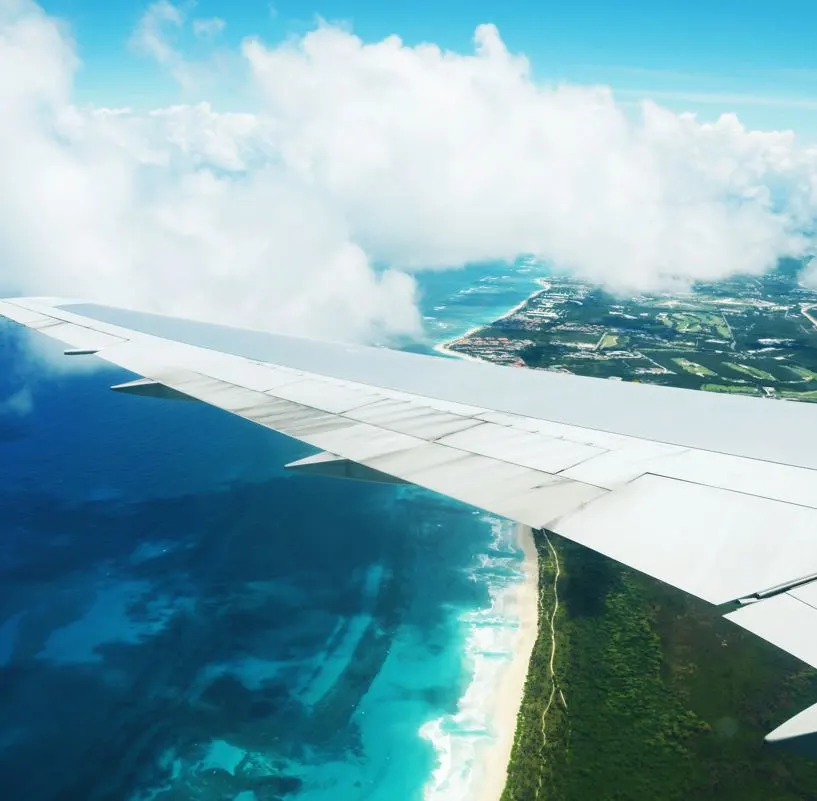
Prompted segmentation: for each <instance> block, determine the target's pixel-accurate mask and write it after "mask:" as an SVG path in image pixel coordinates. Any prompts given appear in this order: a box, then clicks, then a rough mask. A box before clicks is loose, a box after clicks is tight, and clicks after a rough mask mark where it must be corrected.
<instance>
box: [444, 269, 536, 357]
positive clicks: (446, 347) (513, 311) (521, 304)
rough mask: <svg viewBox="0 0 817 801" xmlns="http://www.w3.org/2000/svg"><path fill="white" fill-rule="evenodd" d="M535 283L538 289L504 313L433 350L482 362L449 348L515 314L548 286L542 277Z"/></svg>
mask: <svg viewBox="0 0 817 801" xmlns="http://www.w3.org/2000/svg"><path fill="white" fill-rule="evenodd" d="M536 283H538V284H539V289H537V290H535V291H534V292H531V293H530V295H528V296H527V297H526V298H525V299H524V300H522V301H520V302H519V303H517V304H516V306H514V307H513V308H512V309H508V311H506V312H505V314H503V315H501V316H500V317H497V318H496V319H495V320H491V321H490V322H487V323H483V324H482V325H475V326H474V327H473V328H469V329H468V330H467V331H466V332H465V333H464V334H462V335H461V336H458V337H456V338H455V339H451V340H448V341H447V342H442V343H440V344H439V345H435V346H434V350H436V351H437V353H444V354H446V355H447V356H456V357H457V358H458V359H465V360H466V361H470V362H482V361H485V359H478V358H477V357H476V356H469V355H468V354H467V353H458V352H457V351H455V350H451V346H452V345H456V344H457V343H458V342H462V340H463V339H467V338H468V337H470V336H472V335H473V334H476V332H477V331H481V330H482V329H483V328H487V327H488V326H489V325H490V324H491V323H498V322H499V321H500V320H504V319H506V318H507V317H510V316H511V315H512V314H516V312H518V311H519V310H520V309H522V308H524V306H525V305H526V304H527V303H528V302H529V301H530V300H531V299H532V298H535V297H536V296H537V295H541V294H542V292H545V291H547V289H548V287H549V286H550V285H549V284H548V282H547V281H546V280H545V279H544V278H537V279H536Z"/></svg>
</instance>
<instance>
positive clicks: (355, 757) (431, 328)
mask: <svg viewBox="0 0 817 801" xmlns="http://www.w3.org/2000/svg"><path fill="white" fill-rule="evenodd" d="M534 277H535V276H534V275H533V272H532V270H531V268H530V266H529V265H525V264H519V265H515V266H514V267H512V268H509V267H499V266H496V265H481V266H478V267H471V268H467V269H465V270H462V271H456V272H450V273H427V274H423V275H421V276H420V281H421V288H422V290H423V294H422V310H423V314H424V316H425V322H426V327H427V330H428V342H427V343H425V344H424V345H422V346H421V348H422V347H427V346H429V344H433V343H435V342H437V341H441V340H444V339H448V338H451V337H454V336H457V335H459V334H461V333H464V331H465V330H467V329H469V328H471V327H473V326H474V325H477V324H480V323H483V322H487V321H489V320H491V319H493V318H495V317H496V316H498V315H499V314H502V313H503V312H504V311H505V310H506V309H507V308H508V307H510V306H513V305H515V304H516V303H518V302H519V301H520V300H521V299H523V298H524V297H526V296H527V295H528V294H530V293H531V292H532V291H534V290H535V288H536V287H535V285H534ZM33 336H34V335H33V334H31V333H29V332H27V331H24V330H22V329H19V328H18V327H15V326H11V325H2V326H0V360H2V363H3V369H2V371H0V532H2V535H1V536H0V797H2V798H3V799H4V801H17V799H20V801H23V799H25V801H46V800H48V801H52V800H53V801H97V800H99V801H101V800H102V799H116V800H117V801H120V800H121V801H154V800H156V801H187V800H188V799H196V800H197V801H273V799H303V800H304V801H329V799H331V800H332V801H338V800H339V799H340V800H342V801H346V800H347V799H348V801H356V800H357V799H361V800H362V799H372V801H394V800H395V799H406V800H407V801H411V800H412V799H417V800H418V801H419V800H420V799H426V800H429V801H430V800H432V799H433V801H449V799H450V800H451V801H453V800H454V799H463V798H466V797H468V795H467V794H468V790H467V787H468V785H469V782H471V781H473V779H474V777H475V775H477V772H478V770H479V753H480V749H481V748H482V747H483V746H484V745H485V743H487V742H490V740H491V738H492V737H493V729H492V721H491V719H490V714H489V711H488V706H487V703H486V699H488V698H489V696H490V691H491V686H492V683H493V681H494V679H495V675H496V671H497V670H499V669H501V666H502V664H503V662H505V661H507V660H508V659H509V657H510V650H509V648H510V646H509V643H510V641H511V639H512V635H513V632H514V631H515V626H516V621H515V620H514V618H513V615H512V614H511V613H509V612H508V610H507V609H506V599H507V594H508V592H509V591H510V590H511V589H512V588H513V586H514V584H515V583H516V582H518V581H519V580H520V577H521V574H520V565H521V560H522V554H521V551H520V550H519V548H518V547H517V546H516V544H515V541H514V536H513V527H512V526H511V525H510V524H509V523H507V522H505V521H500V520H498V519H495V518H492V517H490V516H488V515H484V514H482V513H480V512H478V511H476V510H474V509H472V508H470V507H467V506H464V505H462V504H458V503H455V502H453V501H449V500H447V499H444V498H440V497H438V496H436V495H433V494H432V493H429V492H426V491H423V490H420V489H417V488H407V487H395V486H385V485H384V486H378V485H369V484H361V483H356V482H344V481H338V480H329V479H320V478H303V477H295V476H290V475H287V474H285V471H283V469H282V465H283V464H285V463H286V462H288V461H291V460H293V459H297V458H300V457H302V456H305V455H307V454H308V453H309V452H310V449H309V448H308V447H306V446H303V445H301V444H299V443H296V442H293V441H291V440H288V439H286V438H285V437H282V436H280V435H277V434H275V433H274V432H270V431H268V430H266V429H262V428H260V427H258V426H255V425H252V424H249V423H247V422H246V421H242V420H240V419H238V418H235V417H233V416H230V415H227V414H224V413H222V412H220V411H218V410H215V409H212V408H209V407H206V406H203V405H200V404H196V403H187V402H183V401H157V400H152V399H140V398H134V397H123V396H121V395H117V394H115V393H111V392H107V391H105V390H106V387H108V386H110V385H111V384H113V383H117V382H119V381H122V380H127V378H128V377H129V376H128V375H127V374H125V373H123V372H122V371H120V370H117V369H113V368H110V367H105V366H101V367H97V368H95V369H77V368H74V369H71V368H68V369H64V370H54V369H49V368H46V367H45V366H44V365H43V364H42V363H39V362H34V363H32V362H31V360H30V359H29V358H28V353H29V351H28V349H27V343H29V342H30V341H31V338H32V337H33ZM40 344H41V345H42V343H40ZM48 346H49V347H51V349H52V352H53V353H55V354H58V353H59V352H60V348H59V346H58V345H55V344H52V343H50V341H49V345H48ZM55 358H56V357H55Z"/></svg>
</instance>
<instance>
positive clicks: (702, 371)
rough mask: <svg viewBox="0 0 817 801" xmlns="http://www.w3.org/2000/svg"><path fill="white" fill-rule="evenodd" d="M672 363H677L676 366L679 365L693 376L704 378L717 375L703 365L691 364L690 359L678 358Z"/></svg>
mask: <svg viewBox="0 0 817 801" xmlns="http://www.w3.org/2000/svg"><path fill="white" fill-rule="evenodd" d="M672 361H673V362H675V364H677V365H678V366H679V367H680V368H681V369H682V370H686V371H687V372H688V373H692V374H693V375H697V376H702V377H703V376H712V375H717V374H716V373H713V372H712V370H710V369H709V368H707V367H704V366H703V365H702V364H698V363H697V362H691V361H690V360H689V359H684V358H683V357H676V358H674V359H673V360H672Z"/></svg>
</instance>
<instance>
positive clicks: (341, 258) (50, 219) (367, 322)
mask: <svg viewBox="0 0 817 801" xmlns="http://www.w3.org/2000/svg"><path fill="white" fill-rule="evenodd" d="M163 13H164V12H163ZM165 16H169V14H165ZM2 25H3V27H2V31H0V106H2V107H3V109H4V124H3V126H0V178H2V181H3V185H4V187H6V190H5V191H4V192H3V193H2V194H0V250H2V252H3V254H4V268H3V275H2V283H3V285H4V286H6V287H8V286H13V287H15V288H17V289H19V290H20V291H24V292H30V293H40V292H42V293H46V294H57V295H65V296H80V297H91V298H100V299H105V300H107V301H109V302H117V303H120V304H125V305H135V306H139V307H146V308H153V309H156V310H162V311H166V312H173V313H178V314H187V315H192V316H204V317H208V318H210V319H216V320H221V321H224V322H230V323H234V324H245V325H254V326H261V327H267V328H274V329H281V330H288V331H294V332H299V333H307V332H309V333H313V334H316V335H321V336H337V337H345V338H352V339H372V338H379V337H381V336H384V335H386V334H404V333H416V332H417V331H418V330H419V315H418V313H417V310H416V306H415V285H414V282H413V281H412V279H410V278H409V277H408V276H406V275H403V274H400V273H396V272H393V271H386V272H378V271H375V270H374V269H373V268H372V267H371V265H370V263H369V260H368V257H367V255H366V254H365V253H364V252H363V250H362V249H361V248H360V246H359V245H357V244H356V243H355V242H354V241H353V240H352V239H351V238H350V235H349V230H348V226H347V224H346V221H345V219H344V217H343V215H342V213H340V211H339V210H338V209H336V208H335V207H333V206H332V205H330V204H328V203H326V202H325V201H324V200H323V198H322V197H321V195H320V194H319V193H318V192H315V191H314V190H313V189H312V188H310V187H309V186H307V185H306V184H305V183H304V182H303V181H302V180H301V179H300V178H299V177H298V176H297V175H294V174H293V173H292V172H291V171H290V170H288V169H287V168H286V167H285V166H284V165H282V164H281V163H280V159H276V157H275V152H274V150H271V147H272V145H271V141H270V137H271V136H272V129H273V128H274V125H273V123H272V122H271V121H270V120H268V119H266V118H262V117H255V116H252V115H240V114H217V113H215V112H213V111H212V110H211V109H210V108H209V107H208V106H207V105H198V106H193V107H177V108H170V109H163V110H160V111H157V112H154V113H151V114H137V113H132V112H128V111H123V110H119V111H117V110H106V109H91V110H84V109H79V108H77V107H76V106H75V105H73V103H72V99H71V91H72V89H71V78H72V71H73V69H74V68H75V66H76V61H75V59H74V56H73V51H72V48H71V46H70V43H69V42H67V41H66V40H65V39H64V37H63V36H62V34H61V32H60V31H59V29H58V28H57V26H56V25H55V23H54V22H53V20H51V19H49V18H48V17H46V16H45V15H44V14H42V12H40V11H39V10H38V9H37V8H36V7H35V6H33V5H29V6H27V7H25V9H24V10H23V12H22V13H20V14H17V15H16V16H14V17H13V18H10V19H6V18H4V19H3V23H2ZM12 62H13V63H14V65H15V67H14V69H13V70H11V69H3V65H4V64H6V65H9V64H10V63H12ZM12 76H13V77H12ZM250 167H252V169H250Z"/></svg>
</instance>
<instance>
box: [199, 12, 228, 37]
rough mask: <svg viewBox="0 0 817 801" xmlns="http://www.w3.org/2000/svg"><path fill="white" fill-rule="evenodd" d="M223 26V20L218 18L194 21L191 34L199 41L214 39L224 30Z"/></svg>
mask: <svg viewBox="0 0 817 801" xmlns="http://www.w3.org/2000/svg"><path fill="white" fill-rule="evenodd" d="M225 24H226V23H225V22H224V20H223V19H220V18H219V17H211V18H210V19H194V20H193V33H194V34H195V35H196V36H198V37H199V39H215V38H216V37H217V36H218V35H219V34H220V33H221V32H222V31H223V30H224V26H225Z"/></svg>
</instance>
